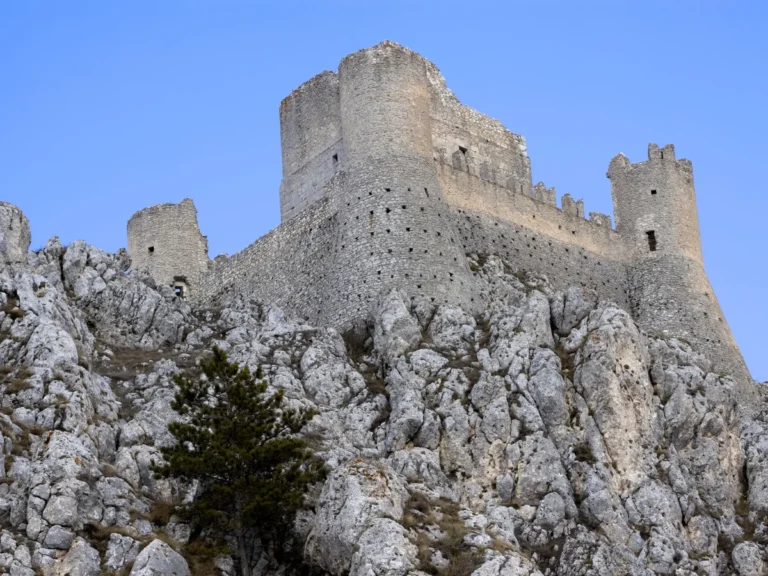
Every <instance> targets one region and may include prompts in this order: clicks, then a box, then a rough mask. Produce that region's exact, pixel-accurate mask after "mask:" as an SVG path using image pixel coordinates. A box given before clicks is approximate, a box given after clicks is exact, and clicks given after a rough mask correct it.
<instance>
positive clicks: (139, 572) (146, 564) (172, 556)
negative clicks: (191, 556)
mask: <svg viewBox="0 0 768 576" xmlns="http://www.w3.org/2000/svg"><path fill="white" fill-rule="evenodd" d="M130 576H190V571H189V565H188V564H187V561H186V560H184V556H182V555H181V554H179V553H178V552H176V551H175V550H174V549H173V548H171V547H170V546H168V544H166V543H165V542H163V541H162V540H152V542H150V543H149V545H147V546H146V547H145V548H144V549H143V550H142V551H141V552H139V555H138V556H137V557H136V561H135V562H134V563H133V568H131V574H130Z"/></svg>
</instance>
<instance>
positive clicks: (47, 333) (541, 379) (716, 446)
mask: <svg viewBox="0 0 768 576" xmlns="http://www.w3.org/2000/svg"><path fill="white" fill-rule="evenodd" d="M14 218H15V219H16V220H19V218H18V215H17V214H16V213H15V212H13V211H12V210H9V209H8V208H7V206H6V205H0V235H1V234H4V233H5V232H4V230H6V229H7V224H5V223H4V222H5V221H6V220H8V219H14ZM4 219H5V220H4ZM16 220H14V222H15V221H16ZM19 221H20V220H19ZM4 227H5V228H4ZM14 230H15V229H14ZM21 236H22V237H21V238H18V237H13V236H9V235H8V234H5V236H2V238H0V253H1V254H2V255H3V258H4V259H5V260H4V262H5V263H4V264H3V266H2V268H0V305H1V310H2V311H0V332H2V339H1V341H0V366H2V376H1V379H0V403H1V404H2V405H1V406H0V448H2V450H3V454H4V459H0V468H1V469H0V472H2V476H4V481H3V482H2V483H0V527H1V528H2V534H1V535H0V571H3V572H5V573H9V574H12V575H17V576H32V575H34V574H44V575H46V576H51V575H62V576H63V575H65V574H68V575H69V576H76V575H83V576H86V575H91V574H93V575H95V574H103V573H113V574H117V573H120V574H131V575H133V576H140V575H141V576H148V575H155V574H158V575H159V574H176V575H178V576H184V575H187V574H190V573H192V568H191V567H190V565H189V564H188V557H186V558H185V556H184V554H186V551H185V548H184V543H185V542H187V541H188V540H189V539H190V538H192V537H193V536H192V533H191V531H190V527H189V526H186V525H184V524H183V523H181V522H180V521H179V520H178V519H175V518H174V517H171V518H168V517H162V514H158V513H157V512H156V511H157V510H158V505H161V504H163V503H169V502H183V501H185V500H188V499H190V498H193V497H194V487H190V486H184V485H181V484H179V483H176V482H174V481H169V480H158V479H155V478H154V477H153V475H152V472H151V465H152V462H153V461H158V460H159V459H160V458H161V456H160V452H159V448H160V447H161V446H165V445H168V444H169V443H171V442H172V441H173V438H172V436H170V434H169V433H168V430H167V426H168V423H169V422H171V421H173V420H174V419H175V418H177V417H178V416H177V415H176V414H175V413H174V412H173V410H172V409H171V407H170V403H171V400H172V398H173V394H174V384H173V379H172V376H173V374H174V373H176V372H179V371H183V370H188V369H191V368H193V367H194V365H195V362H196V361H197V360H199V358H200V357H201V355H203V354H204V353H205V351H206V350H208V349H209V348H210V347H211V346H213V345H218V346H220V347H221V348H223V349H225V350H226V351H227V352H228V353H229V355H230V358H231V359H232V360H233V361H237V362H240V363H243V364H246V365H248V366H249V367H250V368H251V369H252V370H256V369H257V368H258V367H259V366H261V368H262V371H263V374H264V378H265V379H266V381H267V383H268V386H269V389H270V390H272V391H276V390H283V391H284V393H285V398H286V402H287V403H288V404H289V405H290V406H293V407H311V408H315V409H316V410H317V411H318V415H317V416H316V417H315V418H314V419H313V421H312V422H311V423H310V424H309V425H308V426H307V428H306V430H305V434H306V435H307V437H308V438H311V439H312V442H313V444H314V445H316V448H317V450H318V453H319V455H320V456H321V457H322V458H323V459H324V460H325V461H326V463H327V465H328V467H329V469H330V471H331V472H330V474H329V476H328V478H327V480H326V481H325V483H324V484H323V486H318V487H316V489H315V490H313V491H312V492H311V493H310V495H309V503H308V504H309V505H308V506H307V509H306V510H304V511H302V512H301V513H300V514H299V516H298V517H297V520H296V532H297V534H298V535H299V536H300V537H301V538H302V539H303V540H304V542H305V544H304V562H305V563H306V564H307V565H308V566H309V567H310V568H311V569H313V570H322V571H324V572H326V573H328V574H330V575H333V576H342V575H347V574H349V575H350V576H396V575H397V576H405V575H410V576H421V575H422V574H440V575H445V574H451V575H453V574H455V575H457V576H459V575H465V574H466V575H469V574H474V575H475V576H518V575H526V576H534V575H536V576H544V575H562V576H571V575H573V576H576V575H586V574H590V575H612V574H617V575H618V574H631V575H650V574H674V575H694V574H697V575H698V574H706V575H711V576H715V575H720V574H739V575H741V576H747V575H750V576H751V575H759V574H765V573H766V564H765V561H766V545H768V416H766V414H768V411H765V410H763V411H761V412H758V415H757V416H754V417H746V416H743V415H742V414H740V410H739V397H738V395H737V393H736V390H737V385H738V384H739V383H737V382H735V381H734V380H733V379H732V378H731V377H729V376H725V375H719V374H715V373H712V372H710V371H709V363H708V362H707V361H706V359H704V358H703V357H701V356H700V355H698V354H697V353H696V351H695V350H692V349H691V348H690V347H689V346H688V345H687V344H686V343H685V342H681V341H678V340H674V339H660V338H652V337H650V336H649V335H646V334H643V333H641V332H640V331H639V330H638V328H637V327H636V326H635V324H634V323H633V321H632V319H631V318H630V316H629V315H628V314H627V313H626V312H624V311H622V310H621V309H619V308H618V307H617V306H614V305H612V304H611V303H610V302H605V301H599V300H598V299H597V297H596V296H595V294H594V293H593V292H591V291H590V290H588V289H585V288H580V287H571V288H569V289H568V290H566V291H564V292H557V291H554V290H552V289H551V288H549V286H548V284H547V282H546V279H545V278H527V279H526V280H525V281H523V280H521V278H520V277H518V276H516V275H515V274H513V273H511V272H509V270H510V269H509V266H508V265H506V264H505V263H504V262H502V261H501V260H500V259H499V258H497V257H494V256H491V257H488V258H484V259H482V260H480V259H476V260H473V262H474V267H475V268H476V269H477V270H478V272H477V274H478V279H479V280H481V281H482V282H483V285H484V294H485V299H486V305H485V309H484V310H485V311H484V312H483V313H482V314H481V315H479V316H477V317H473V316H472V315H470V314H468V313H466V312H465V311H463V310H461V309H460V308H456V307H450V306H438V307H433V306H431V304H426V303H423V302H414V303H411V302H409V301H407V300H406V298H405V297H404V295H403V294H401V293H400V292H398V291H393V292H391V293H388V294H384V295H382V298H381V299H380V301H379V303H378V304H377V306H376V307H375V308H374V310H372V316H371V324H370V326H369V327H367V328H366V329H360V328H359V329H357V330H356V331H350V332H349V333H345V334H340V333H339V332H337V331H336V330H333V329H330V328H317V327H313V326H309V325H307V324H305V323H303V322H301V321H298V320H295V319H292V318H289V317H286V316H285V315H284V314H283V313H282V312H281V311H280V310H279V309H277V308H275V307H269V306H263V305H261V304H260V303H255V302H251V301H249V300H248V299H247V298H245V297H242V296H239V297H236V298H233V299H232V300H231V301H229V302H228V303H227V304H226V305H225V306H224V307H222V308H221V309H217V310H197V309H194V308H193V307H192V306H191V305H190V304H189V303H188V302H185V301H183V300H180V299H178V298H177V297H176V296H175V295H174V294H173V292H172V291H171V290H170V288H166V287H157V286H154V285H153V284H152V283H151V281H149V280H148V279H147V278H146V277H144V276H142V275H139V274H134V273H133V272H128V273H126V270H127V268H128V261H127V257H126V255H125V253H124V252H119V253H118V254H107V253H105V252H102V251H100V250H98V249H96V248H93V247H91V246H87V245H86V244H85V243H83V242H74V243H73V244H72V245H70V246H68V247H66V248H65V247H62V246H61V244H60V242H59V241H58V239H56V238H54V239H52V240H50V241H49V242H48V243H47V244H46V246H45V247H44V248H43V249H41V250H40V251H38V252H34V253H29V254H28V256H27V258H26V259H25V260H23V261H20V259H19V258H18V257H17V256H16V255H15V254H16V253H17V252H18V250H19V249H20V248H23V249H24V250H26V249H28V241H27V240H25V238H24V237H23V236H24V234H23V230H22V234H21ZM25 242H26V246H25V245H24V244H25ZM741 384H743V383H741ZM755 386H758V385H755ZM764 391H765V390H764V388H763V387H762V386H759V393H760V394H764ZM194 537H195V538H196V537H198V536H194ZM215 564H216V566H218V568H217V573H219V574H235V573H238V572H237V559H236V558H233V557H229V556H226V555H221V556H219V557H218V558H217V559H216V562H215ZM252 569H253V573H254V574H258V575H267V574H270V575H271V574H275V575H277V574H281V573H283V570H284V567H281V566H280V565H279V564H277V563H276V561H275V560H274V558H272V557H271V556H269V554H268V553H267V552H266V551H262V552H261V555H260V557H257V558H255V559H254V563H253V566H252Z"/></svg>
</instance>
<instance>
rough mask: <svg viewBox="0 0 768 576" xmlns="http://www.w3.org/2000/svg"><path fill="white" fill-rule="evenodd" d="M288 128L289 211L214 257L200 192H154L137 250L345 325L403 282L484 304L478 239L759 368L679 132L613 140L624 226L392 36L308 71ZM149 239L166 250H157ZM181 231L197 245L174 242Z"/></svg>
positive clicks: (227, 291)
mask: <svg viewBox="0 0 768 576" xmlns="http://www.w3.org/2000/svg"><path fill="white" fill-rule="evenodd" d="M280 127H281V128H280V136H281V142H282V158H283V179H282V182H281V185H280V208H281V217H282V223H281V225H280V226H278V227H277V228H276V229H274V230H273V231H271V232H270V233H269V234H267V235H265V236H263V237H262V238H260V239H258V240H256V241H255V242H254V243H253V244H251V245H250V246H248V247H247V248H246V249H244V250H242V251H241V252H239V253H238V254H235V255H234V256H232V257H231V258H217V259H216V263H215V264H213V263H211V264H210V265H208V264H207V263H206V261H207V255H205V256H204V257H202V259H201V258H200V254H201V253H202V252H201V248H202V247H203V244H202V243H201V241H200V240H199V238H203V237H201V236H200V235H199V231H197V221H196V216H195V215H194V207H193V206H191V210H192V211H191V212H190V210H189V208H190V205H188V203H187V201H184V202H182V204H180V205H171V207H161V208H158V209H154V208H153V209H150V210H149V211H142V212H140V213H139V214H138V215H137V216H135V217H134V218H133V219H131V223H129V249H130V251H131V252H132V255H134V254H135V258H134V263H135V264H138V265H145V266H146V265H148V264H149V265H150V270H151V271H153V274H156V275H157V279H158V281H161V282H164V283H167V282H170V281H172V279H171V277H172V278H173V279H176V278H195V280H194V289H192V288H191V289H190V295H192V296H193V297H195V298H196V299H197V300H198V301H199V302H201V303H203V304H212V303H216V302H219V301H222V300H226V299H227V298H229V297H231V296H232V295H234V294H237V293H243V292H247V293H249V294H251V295H253V296H255V297H257V298H258V299H260V300H262V301H264V302H271V303H275V304H278V305H280V306H282V307H283V308H285V309H286V310H287V311H288V312H290V313H292V314H296V315H300V316H303V317H305V318H306V319H307V320H310V321H312V322H315V323H319V324H326V325H331V326H335V327H338V328H344V329H345V328H347V327H349V326H351V325H354V324H356V323H359V322H365V321H366V319H367V318H368V315H369V313H370V310H371V307H372V306H373V305H374V304H375V302H376V300H377V299H378V297H379V295H380V294H381V293H382V292H383V291H386V290H389V289H391V288H398V289H399V290H402V291H403V292H405V293H406V294H407V295H408V296H409V297H410V298H411V300H412V302H413V304H414V305H418V306H420V307H422V308H423V307H429V306H437V305H441V304H448V305H458V306H461V307H463V308H465V309H467V310H474V311H479V310H480V308H481V306H482V298H483V290H482V287H481V286H479V285H478V284H477V282H476V281H475V280H474V277H473V273H472V271H471V270H470V268H469V265H468V260H467V258H466V255H467V254H499V255H501V256H503V257H505V258H506V260H507V262H509V263H510V265H511V266H513V267H514V268H515V269H516V270H519V271H521V272H532V273H535V274H542V275H546V276H547V277H548V279H549V281H550V283H551V284H552V285H553V286H555V287H559V288H565V287H567V286H570V285H573V284H580V285H583V286H585V287H588V288H592V289H594V290H596V291H597V292H598V293H599V294H600V296H601V297H602V298H606V299H610V300H612V301H614V302H616V303H617V304H619V305H620V306H622V307H624V308H625V309H626V310H628V311H630V312H631V313H632V314H633V316H634V317H635V319H636V320H637V321H638V323H639V324H640V326H642V327H643V328H644V329H646V330H648V331H650V332H658V333H661V334H665V335H670V336H678V337H683V338H686V339H688V340H689V341H691V342H692V343H696V344H697V345H698V346H699V347H700V349H703V350H706V351H708V354H709V356H710V358H711V359H712V360H713V361H714V362H715V363H716V364H718V365H719V366H720V367H721V368H723V369H726V370H728V371H730V372H732V373H736V372H738V371H739V370H743V366H741V367H740V366H739V363H738V362H736V363H735V364H734V363H733V362H731V361H729V358H731V359H733V358H736V359H738V358H739V354H738V348H737V347H736V344H735V342H734V341H733V337H732V335H731V333H730V330H729V329H728V326H727V323H725V320H724V317H723V314H722V311H721V310H720V307H719V305H718V304H717V300H716V298H715V296H714V292H713V291H712V287H711V286H710V285H709V281H708V280H707V277H706V272H705V271H704V265H703V257H702V254H701V241H700V235H699V224H698V215H697V213H696V198H695V191H694V188H693V167H692V165H691V163H690V162H689V161H688V160H685V159H680V160H678V159H677V158H676V155H675V149H674V146H673V145H671V144H668V145H666V146H664V147H663V148H660V147H659V146H657V145H655V144H650V145H649V146H648V159H647V160H644V161H642V162H637V163H634V164H633V163H631V162H630V161H629V159H628V158H627V157H626V156H624V155H623V154H619V155H617V156H616V157H614V158H613V159H612V160H611V161H610V164H609V166H608V172H607V176H608V178H609V179H610V182H611V195H612V199H613V207H614V210H613V221H614V222H615V228H614V227H613V226H612V219H611V215H607V214H601V213H598V212H590V213H589V215H588V219H586V218H585V207H584V202H583V200H581V199H578V200H577V199H574V198H573V197H572V196H571V195H570V194H564V195H563V196H562V197H561V199H560V202H559V204H560V205H559V206H558V199H557V192H556V190H555V188H554V187H547V186H545V185H544V184H543V183H542V182H539V183H537V184H535V185H534V184H533V180H532V176H531V161H530V158H529V157H528V149H527V145H526V141H525V138H524V137H523V136H521V135H519V134H515V133H513V132H511V131H510V130H508V129H507V128H506V127H505V126H504V125H503V124H502V123H501V122H499V121H498V120H496V119H494V118H491V117H489V116H486V115H485V114H482V113H480V112H478V111H476V110H473V109H471V108H469V107H467V106H465V105H464V104H462V103H461V102H460V101H459V99H458V98H457V97H456V95H455V94H454V93H453V92H452V91H451V90H450V89H449V88H448V87H447V85H446V82H445V79H444V78H443V76H442V74H441V73H440V71H439V69H438V68H437V67H436V66H435V65H434V64H433V63H432V62H430V61H429V60H427V59H426V58H424V57H423V56H421V55H419V54H417V53H416V52H413V51H412V50H409V49H407V48H404V47H402V46H400V45H398V44H396V43H393V42H383V43H381V44H378V45H376V46H373V47H371V48H366V49H364V50H360V51H358V52H355V53H353V54H350V55H348V56H346V57H344V58H343V59H342V60H341V62H340V64H339V67H338V70H337V71H324V72H322V73H320V74H318V75H317V76H314V77H313V78H311V79H310V80H308V81H307V82H305V83H303V84H302V85H301V86H299V87H298V88H296V89H295V90H294V91H293V92H291V94H290V95H289V96H287V97H286V98H285V99H284V100H283V101H282V102H281V104H280ZM189 204H191V203H189ZM139 215H141V216H140V217H139ZM180 227H181V228H183V229H184V230H179V228H180ZM189 231H191V232H189ZM150 241H151V242H153V243H154V244H153V246H157V245H159V246H161V247H162V250H159V251H158V255H164V256H163V258H157V257H155V258H154V259H153V257H152V256H151V255H149V254H148V253H145V252H146V250H147V248H146V246H144V245H146V244H148V242H150ZM177 244H181V245H183V246H185V247H186V248H185V249H184V250H181V251H178V250H175V248H168V247H167V246H166V245H169V246H170V245H173V246H176V245H177ZM190 247H191V248H190ZM177 253H178V254H183V255H184V257H183V258H174V257H173V255H174V254H177ZM153 266H154V268H153ZM198 286H199V291H198V290H197V287H198Z"/></svg>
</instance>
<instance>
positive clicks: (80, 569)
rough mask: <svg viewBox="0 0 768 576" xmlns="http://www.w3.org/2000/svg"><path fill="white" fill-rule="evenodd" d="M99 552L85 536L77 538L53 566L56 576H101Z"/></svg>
mask: <svg viewBox="0 0 768 576" xmlns="http://www.w3.org/2000/svg"><path fill="white" fill-rule="evenodd" d="M99 564H100V558H99V553H98V551H96V549H95V548H93V547H92V546H90V545H89V544H88V542H86V541H85V540H84V539H83V538H77V539H76V540H75V543H74V544H72V547H71V548H70V549H69V552H67V553H66V555H64V556H63V557H62V558H61V559H60V560H59V561H57V562H56V563H55V564H54V566H53V574H54V576H99V574H101V568H100V566H99Z"/></svg>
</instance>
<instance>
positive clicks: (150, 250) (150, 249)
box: [149, 246, 155, 254]
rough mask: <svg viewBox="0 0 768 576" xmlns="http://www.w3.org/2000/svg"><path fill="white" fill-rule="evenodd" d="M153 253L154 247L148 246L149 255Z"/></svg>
mask: <svg viewBox="0 0 768 576" xmlns="http://www.w3.org/2000/svg"><path fill="white" fill-rule="evenodd" d="M154 251H155V247H154V246H150V247H149V253H150V254H152V252H154Z"/></svg>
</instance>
